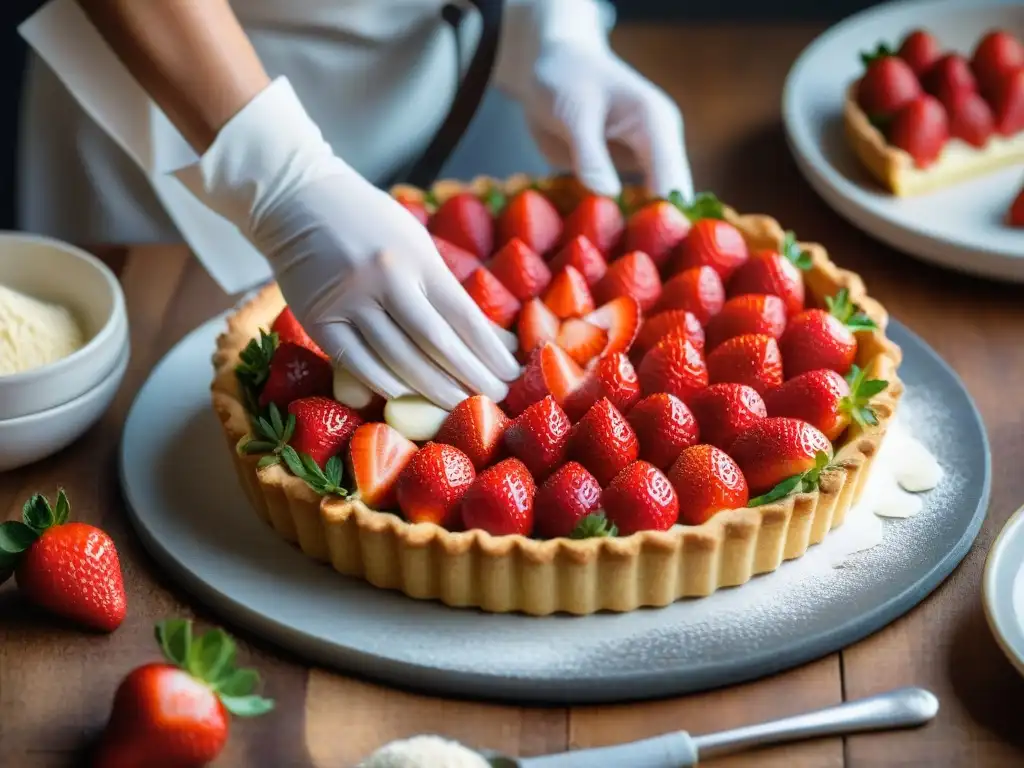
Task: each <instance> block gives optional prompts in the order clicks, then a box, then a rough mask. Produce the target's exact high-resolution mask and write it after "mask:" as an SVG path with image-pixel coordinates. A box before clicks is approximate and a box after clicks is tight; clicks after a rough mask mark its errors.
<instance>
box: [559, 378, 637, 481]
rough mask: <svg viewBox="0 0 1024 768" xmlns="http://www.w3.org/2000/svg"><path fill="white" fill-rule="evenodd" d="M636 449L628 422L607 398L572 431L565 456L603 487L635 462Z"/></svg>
mask: <svg viewBox="0 0 1024 768" xmlns="http://www.w3.org/2000/svg"><path fill="white" fill-rule="evenodd" d="M639 450H640V445H639V443H638V441H637V439H636V433H635V432H634V431H633V428H632V427H631V426H629V422H628V421H626V419H625V417H624V416H623V415H622V414H621V413H619V410H618V409H617V408H616V407H615V406H614V405H612V404H611V402H610V401H609V400H608V399H607V398H601V399H600V400H598V401H597V402H596V403H594V405H593V407H592V408H591V409H590V410H589V411H587V413H586V415H585V416H584V417H583V418H582V419H580V420H579V422H578V423H577V424H576V426H574V427H573V428H572V432H571V433H570V434H569V449H568V456H569V458H570V459H573V460H575V461H578V462H579V463H580V464H582V465H583V466H584V467H586V468H587V469H588V470H590V472H591V473H592V474H593V475H594V477H595V478H597V482H599V483H600V484H601V485H602V486H605V485H607V484H608V483H610V482H611V481H612V478H614V477H615V475H617V474H618V473H619V472H621V471H622V469H623V468H625V467H626V465H627V464H630V463H632V462H634V461H636V457H637V454H638V453H639Z"/></svg>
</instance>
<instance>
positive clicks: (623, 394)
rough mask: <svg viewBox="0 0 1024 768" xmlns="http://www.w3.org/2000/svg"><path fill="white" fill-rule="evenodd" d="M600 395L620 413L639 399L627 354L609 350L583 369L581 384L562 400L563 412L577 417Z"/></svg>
mask: <svg viewBox="0 0 1024 768" xmlns="http://www.w3.org/2000/svg"><path fill="white" fill-rule="evenodd" d="M602 397H606V398H608V400H609V401H611V404H612V405H614V406H615V407H616V408H618V409H619V411H621V412H622V413H628V412H629V409H630V408H632V407H633V405H634V404H635V403H636V401H637V400H639V399H640V380H639V379H638V378H637V375H636V371H635V370H633V364H632V363H631V362H629V358H628V357H626V356H625V355H624V354H622V353H621V352H612V353H611V354H606V355H603V356H602V357H600V358H599V359H598V360H596V361H594V364H593V366H592V367H591V368H590V369H589V370H588V371H587V372H586V375H585V377H584V380H583V385H582V386H581V387H580V388H579V389H577V390H576V391H575V392H573V393H572V394H571V395H569V398H568V399H567V400H566V401H565V412H566V413H568V414H569V418H570V419H572V420H574V421H575V420H578V419H579V418H581V417H582V416H583V414H585V413H586V412H587V411H589V410H590V409H591V407H593V405H594V403H596V402H597V401H598V400H600V399H601V398H602Z"/></svg>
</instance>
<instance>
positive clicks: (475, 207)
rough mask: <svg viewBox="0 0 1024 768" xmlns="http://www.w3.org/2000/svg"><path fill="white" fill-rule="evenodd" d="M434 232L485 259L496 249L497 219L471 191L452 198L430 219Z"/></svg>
mask: <svg viewBox="0 0 1024 768" xmlns="http://www.w3.org/2000/svg"><path fill="white" fill-rule="evenodd" d="M430 231H431V233H433V234H435V235H438V236H439V237H442V238H444V239H445V240H447V241H448V242H449V243H452V244H453V245H457V246H458V247H459V248H462V249H463V250H466V251H469V252H470V253H472V254H473V255H474V256H476V257H477V258H478V259H485V258H487V257H488V256H490V255H491V252H492V251H493V250H494V219H493V218H492V217H491V212H490V211H489V210H488V208H487V206H486V205H485V204H484V202H483V201H482V200H481V199H480V198H478V197H477V196H476V195H473V194H471V193H469V192H462V193H460V194H458V195H455V196H453V197H450V198H448V199H447V200H445V201H444V202H443V203H441V206H440V207H439V208H438V209H437V211H435V212H434V216H433V218H432V219H431V220H430Z"/></svg>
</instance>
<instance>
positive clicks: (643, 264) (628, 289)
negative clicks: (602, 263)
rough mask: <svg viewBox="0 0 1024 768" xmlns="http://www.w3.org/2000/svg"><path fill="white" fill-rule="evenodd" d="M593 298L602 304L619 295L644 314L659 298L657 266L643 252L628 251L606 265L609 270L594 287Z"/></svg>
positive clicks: (659, 284)
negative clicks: (628, 297)
mask: <svg viewBox="0 0 1024 768" xmlns="http://www.w3.org/2000/svg"><path fill="white" fill-rule="evenodd" d="M594 295H595V296H596V297H597V300H598V301H600V302H602V303H604V302H608V301H611V300H612V299H615V298H618V297H619V296H632V297H633V298H634V299H636V300H637V303H639V304H640V308H641V309H642V310H644V311H647V310H648V309H650V308H651V307H653V306H654V305H655V304H657V303H658V299H659V298H660V297H661V276H660V275H659V274H658V267H657V266H656V265H655V263H654V262H653V261H652V260H651V257H650V256H648V255H647V254H646V253H644V252H643V251H630V252H629V253H627V254H626V255H625V256H623V257H621V258H619V259H616V260H615V261H613V262H612V263H611V264H609V265H608V271H607V272H606V273H605V275H604V277H603V278H601V282H599V283H598V284H597V285H596V286H594Z"/></svg>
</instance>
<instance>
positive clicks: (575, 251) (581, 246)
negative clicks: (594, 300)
mask: <svg viewBox="0 0 1024 768" xmlns="http://www.w3.org/2000/svg"><path fill="white" fill-rule="evenodd" d="M550 266H551V271H552V272H559V271H561V270H562V269H563V268H564V267H574V268H575V269H577V270H579V272H580V274H581V275H583V277H584V278H586V280H587V285H589V286H591V287H593V286H595V285H597V283H599V282H600V280H601V278H602V277H604V275H605V272H607V271H608V262H607V261H605V258H604V256H602V255H601V251H599V250H598V249H597V246H595V245H594V244H593V243H591V242H590V241H589V240H588V239H587V238H586V237H584V236H583V235H578V236H577V237H574V238H573V239H572V240H570V241H569V242H568V243H566V244H565V245H564V246H563V247H562V250H560V251H559V252H558V255H557V256H555V258H553V259H552V260H551V265H550Z"/></svg>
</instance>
